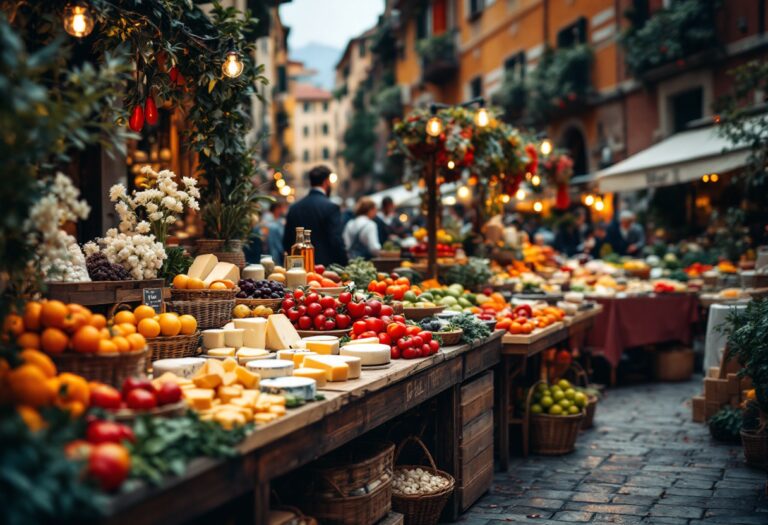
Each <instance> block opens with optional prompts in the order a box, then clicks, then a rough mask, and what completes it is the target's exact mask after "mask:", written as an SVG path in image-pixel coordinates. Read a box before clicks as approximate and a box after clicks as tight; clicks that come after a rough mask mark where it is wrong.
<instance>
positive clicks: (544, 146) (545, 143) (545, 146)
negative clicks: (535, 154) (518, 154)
mask: <svg viewBox="0 0 768 525" xmlns="http://www.w3.org/2000/svg"><path fill="white" fill-rule="evenodd" d="M539 149H540V151H541V154H542V155H549V154H550V153H552V142H550V140H549V139H544V140H542V141H541V147H540V148H539Z"/></svg>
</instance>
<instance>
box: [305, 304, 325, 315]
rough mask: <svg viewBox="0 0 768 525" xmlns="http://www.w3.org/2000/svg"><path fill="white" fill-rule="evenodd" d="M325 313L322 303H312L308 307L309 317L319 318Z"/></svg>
mask: <svg viewBox="0 0 768 525" xmlns="http://www.w3.org/2000/svg"><path fill="white" fill-rule="evenodd" d="M322 311H323V306H322V305H321V304H320V303H311V304H310V305H309V306H307V315H309V316H310V317H317V316H318V315H320V313H321V312H322Z"/></svg>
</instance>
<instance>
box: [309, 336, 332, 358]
mask: <svg viewBox="0 0 768 525" xmlns="http://www.w3.org/2000/svg"><path fill="white" fill-rule="evenodd" d="M302 342H303V343H304V348H306V349H307V350H311V351H313V352H317V353H318V354H323V355H338V354H339V338H338V337H334V336H332V335H314V336H312V337H304V338H303V339H302Z"/></svg>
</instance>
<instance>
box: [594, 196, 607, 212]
mask: <svg viewBox="0 0 768 525" xmlns="http://www.w3.org/2000/svg"><path fill="white" fill-rule="evenodd" d="M595 209H596V210H597V211H603V210H604V209H605V203H604V202H603V199H600V200H598V201H597V202H596V203H595Z"/></svg>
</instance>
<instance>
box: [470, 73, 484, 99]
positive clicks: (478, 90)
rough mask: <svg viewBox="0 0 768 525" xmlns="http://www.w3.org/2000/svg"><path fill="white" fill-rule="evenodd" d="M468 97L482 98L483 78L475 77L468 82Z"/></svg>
mask: <svg viewBox="0 0 768 525" xmlns="http://www.w3.org/2000/svg"><path fill="white" fill-rule="evenodd" d="M469 96H470V98H477V97H482V96H483V77H479V76H478V77H475V78H473V79H472V80H470V81H469Z"/></svg>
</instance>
